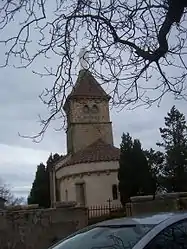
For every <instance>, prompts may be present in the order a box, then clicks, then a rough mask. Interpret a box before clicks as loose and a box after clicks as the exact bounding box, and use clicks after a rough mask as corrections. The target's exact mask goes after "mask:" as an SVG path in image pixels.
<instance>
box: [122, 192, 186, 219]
mask: <svg viewBox="0 0 187 249" xmlns="http://www.w3.org/2000/svg"><path fill="white" fill-rule="evenodd" d="M178 210H187V193H186V192H183V193H168V194H160V195H156V196H155V199H154V200H153V196H152V195H149V196H135V197H131V202H130V203H127V205H126V214H127V216H135V215H141V214H146V213H158V212H172V211H178Z"/></svg>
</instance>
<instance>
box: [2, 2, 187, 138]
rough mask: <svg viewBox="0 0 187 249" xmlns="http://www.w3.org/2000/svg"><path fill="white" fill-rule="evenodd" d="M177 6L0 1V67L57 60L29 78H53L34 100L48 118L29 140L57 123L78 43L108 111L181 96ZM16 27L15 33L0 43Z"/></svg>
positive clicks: (183, 34)
mask: <svg viewBox="0 0 187 249" xmlns="http://www.w3.org/2000/svg"><path fill="white" fill-rule="evenodd" d="M185 7H187V0H180V1H179V0H124V1H122V0H110V1H103V0H71V1H67V0H56V1H47V0H5V1H2V2H1V4H0V13H1V15H0V30H1V32H2V35H1V45H2V44H4V45H5V47H4V49H5V50H6V53H5V57H6V58H5V62H4V64H3V65H2V66H4V67H6V66H7V65H8V64H9V63H10V61H11V62H12V58H20V59H21V61H20V64H18V65H17V64H16V65H15V66H18V67H28V66H30V65H31V64H32V63H33V62H34V61H36V60H37V57H39V56H40V57H42V58H43V60H44V61H45V59H46V60H50V59H51V58H52V57H55V58H58V59H59V63H58V65H57V67H56V68H55V66H53V65H52V63H51V67H50V68H48V67H46V66H44V70H45V71H44V72H35V73H37V74H39V75H40V76H51V77H52V78H53V77H54V78H55V80H54V84H53V85H52V87H51V89H45V91H44V92H43V93H42V94H41V96H40V98H41V100H42V101H43V102H44V103H45V104H46V105H47V107H48V108H49V110H50V112H49V116H48V117H47V118H46V119H41V123H42V130H41V132H40V133H39V134H37V135H36V136H34V137H33V139H36V138H38V137H42V136H43V134H44V132H45V130H46V129H47V127H48V126H49V123H50V121H51V120H53V119H55V118H64V113H63V111H62V106H63V104H64V102H65V100H66V96H67V93H68V92H69V90H70V89H71V88H72V86H73V83H74V75H75V72H77V70H76V65H77V59H76V54H77V53H78V52H79V51H78V50H79V49H80V46H83V45H84V47H85V48H86V50H87V51H88V52H89V70H91V71H92V73H93V74H94V76H95V77H96V78H98V79H100V82H102V83H104V84H108V87H109V94H110V95H111V96H112V104H113V105H115V106H120V107H124V106H126V105H129V104H131V105H135V106H137V105H148V106H150V105H152V103H154V102H157V103H158V104H159V103H160V101H161V99H162V97H163V96H164V95H165V94H166V93H173V94H174V96H175V97H178V98H179V97H185V81H186V77H187V67H186V60H185V57H186V54H187V49H186V42H187V30H186V14H185ZM18 22H19V29H18V32H17V33H16V34H15V35H12V33H9V36H8V37H7V38H2V37H4V35H5V34H6V32H7V33H8V31H9V28H10V27H11V25H12V26H13V25H16V23H18ZM15 30H16V29H15ZM33 33H35V34H36V35H35V37H34V38H33V35H32V34H33ZM32 44H33V46H34V45H35V51H34V52H33V48H34V47H32V49H31V45H32ZM44 65H45V62H44Z"/></svg>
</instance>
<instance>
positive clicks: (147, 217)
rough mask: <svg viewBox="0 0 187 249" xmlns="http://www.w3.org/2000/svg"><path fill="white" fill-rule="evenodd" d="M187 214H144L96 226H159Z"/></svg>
mask: <svg viewBox="0 0 187 249" xmlns="http://www.w3.org/2000/svg"><path fill="white" fill-rule="evenodd" d="M184 214H186V218H187V212H165V213H157V214H155V213H152V214H144V215H139V216H133V217H124V218H118V219H112V220H107V221H103V222H100V223H97V224H96V226H110V225H111V226H112V225H135V224H141V225H158V224H160V223H161V222H163V221H165V220H167V219H170V218H172V217H176V218H180V216H181V217H182V216H184Z"/></svg>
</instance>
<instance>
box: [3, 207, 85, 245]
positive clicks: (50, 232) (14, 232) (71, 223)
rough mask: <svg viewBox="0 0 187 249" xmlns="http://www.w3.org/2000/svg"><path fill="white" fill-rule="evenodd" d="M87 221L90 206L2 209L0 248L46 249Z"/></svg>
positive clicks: (81, 226) (83, 225)
mask: <svg viewBox="0 0 187 249" xmlns="http://www.w3.org/2000/svg"><path fill="white" fill-rule="evenodd" d="M87 222H88V215H87V209H85V208H80V207H79V208H78V207H68V208H67V207H59V208H53V209H33V210H29V209H28V210H17V211H13V210H7V211H2V212H0V249H47V248H48V247H49V246H50V245H52V244H53V243H54V242H56V241H58V240H60V239H62V238H64V237H66V236H68V235H69V234H71V233H73V232H75V231H76V230H78V229H81V228H83V227H85V226H86V225H87Z"/></svg>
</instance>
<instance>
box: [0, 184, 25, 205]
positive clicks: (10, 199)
mask: <svg viewBox="0 0 187 249" xmlns="http://www.w3.org/2000/svg"><path fill="white" fill-rule="evenodd" d="M0 197H1V198H3V199H5V200H6V205H8V206H9V205H11V206H15V205H20V204H23V203H24V198H23V197H16V196H15V195H14V194H13V193H12V192H11V189H10V188H9V186H8V185H6V184H4V183H3V182H2V181H1V180H0Z"/></svg>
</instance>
